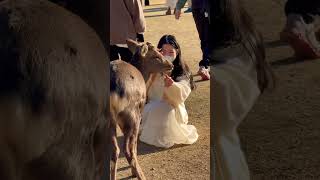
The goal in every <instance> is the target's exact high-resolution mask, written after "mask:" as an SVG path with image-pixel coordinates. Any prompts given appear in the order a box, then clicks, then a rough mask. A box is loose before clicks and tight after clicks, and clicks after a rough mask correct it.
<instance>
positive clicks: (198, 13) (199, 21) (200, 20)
mask: <svg viewBox="0 0 320 180" xmlns="http://www.w3.org/2000/svg"><path fill="white" fill-rule="evenodd" d="M192 15H193V19H194V22H195V24H196V27H197V31H198V34H199V38H200V41H201V50H202V60H201V61H200V62H199V66H205V67H207V66H209V19H208V17H205V14H204V12H203V10H202V9H194V8H192Z"/></svg>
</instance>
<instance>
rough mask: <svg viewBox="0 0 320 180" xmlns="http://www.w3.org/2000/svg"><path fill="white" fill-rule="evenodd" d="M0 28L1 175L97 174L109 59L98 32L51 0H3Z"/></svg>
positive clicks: (20, 179) (31, 179) (16, 179)
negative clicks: (50, 0)
mask: <svg viewBox="0 0 320 180" xmlns="http://www.w3.org/2000/svg"><path fill="white" fill-rule="evenodd" d="M0 33H1V36H0V147H1V148H0V179H1V180H42V179H46V180H57V179H59V180H94V179H100V178H101V177H102V175H101V174H100V173H101V169H102V168H99V167H98V166H99V163H98V161H103V160H104V158H106V156H107V154H106V153H102V152H106V151H107V150H108V149H109V148H110V147H108V144H106V142H107V141H108V140H109V139H108V138H109V137H108V136H107V134H108V131H109V129H108V127H109V120H110V118H109V117H108V114H107V112H108V111H109V104H108V102H107V101H108V93H107V92H108V91H109V87H108V77H109V74H108V64H109V63H108V55H107V53H106V49H105V47H104V45H103V42H102V40H101V38H99V36H98V34H97V32H95V30H94V29H93V28H92V27H91V26H89V25H88V24H87V23H85V21H84V20H83V19H81V18H80V17H79V16H78V15H75V14H73V13H71V12H70V11H67V10H66V9H64V8H62V7H60V6H57V5H56V4H54V3H51V2H49V1H46V0H2V1H0ZM99 152H100V154H97V153H99ZM100 166H102V165H100ZM97 169H99V172H98V171H97Z"/></svg>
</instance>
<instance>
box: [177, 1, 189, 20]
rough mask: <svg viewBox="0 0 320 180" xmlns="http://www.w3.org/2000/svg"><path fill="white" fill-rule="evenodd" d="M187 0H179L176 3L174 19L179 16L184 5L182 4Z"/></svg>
mask: <svg viewBox="0 0 320 180" xmlns="http://www.w3.org/2000/svg"><path fill="white" fill-rule="evenodd" d="M186 2H187V0H179V1H178V2H177V4H176V13H175V17H176V19H179V18H180V16H181V9H182V8H183V7H184V5H185V4H186Z"/></svg>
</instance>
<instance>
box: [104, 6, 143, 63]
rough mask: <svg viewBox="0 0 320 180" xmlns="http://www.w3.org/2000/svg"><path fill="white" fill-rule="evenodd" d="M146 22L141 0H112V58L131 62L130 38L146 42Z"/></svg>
mask: <svg viewBox="0 0 320 180" xmlns="http://www.w3.org/2000/svg"><path fill="white" fill-rule="evenodd" d="M145 30H146V22H145V18H144V14H143V8H142V5H141V1H140V0H111V1H110V60H111V61H113V60H117V59H119V55H120V58H121V59H122V60H124V61H126V62H129V61H130V60H131V58H132V53H131V52H130V50H129V49H128V46H127V43H126V40H127V39H128V38H130V39H133V40H137V41H138V42H144V36H143V33H144V32H145Z"/></svg>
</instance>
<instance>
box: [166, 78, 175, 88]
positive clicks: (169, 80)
mask: <svg viewBox="0 0 320 180" xmlns="http://www.w3.org/2000/svg"><path fill="white" fill-rule="evenodd" d="M173 82H174V81H173V79H172V78H171V77H170V76H168V75H164V86H165V87H170V86H171V85H172V84H173Z"/></svg>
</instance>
